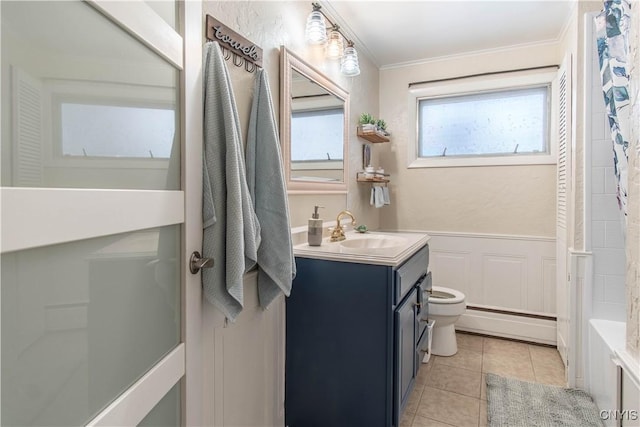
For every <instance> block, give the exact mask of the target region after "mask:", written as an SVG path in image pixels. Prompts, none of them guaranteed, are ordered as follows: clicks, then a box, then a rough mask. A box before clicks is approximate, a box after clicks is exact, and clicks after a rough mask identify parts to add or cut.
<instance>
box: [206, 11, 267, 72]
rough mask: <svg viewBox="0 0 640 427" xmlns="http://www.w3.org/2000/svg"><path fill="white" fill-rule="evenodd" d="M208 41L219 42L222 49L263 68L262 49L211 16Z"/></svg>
mask: <svg viewBox="0 0 640 427" xmlns="http://www.w3.org/2000/svg"><path fill="white" fill-rule="evenodd" d="M207 40H212V41H217V42H218V44H219V45H220V47H222V48H223V49H227V50H229V51H231V52H232V53H234V54H235V55H238V56H240V57H242V58H244V60H245V61H248V62H249V63H252V64H255V65H256V66H258V67H262V48H261V47H260V46H258V45H255V44H253V43H251V42H250V41H249V40H247V39H246V38H244V37H242V36H241V35H240V34H238V33H236V32H235V31H233V30H232V29H231V28H229V27H227V26H226V25H224V24H223V23H222V22H220V21H218V20H217V19H216V18H214V17H213V16H211V15H207Z"/></svg>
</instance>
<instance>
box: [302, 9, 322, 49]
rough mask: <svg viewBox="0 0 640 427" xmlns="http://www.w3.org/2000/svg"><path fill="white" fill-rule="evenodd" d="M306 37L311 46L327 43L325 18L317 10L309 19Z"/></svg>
mask: <svg viewBox="0 0 640 427" xmlns="http://www.w3.org/2000/svg"><path fill="white" fill-rule="evenodd" d="M305 36H306V38H307V42H308V43H311V44H323V43H324V42H326V41H327V26H326V24H325V23H324V16H322V13H320V12H318V11H317V10H314V11H313V12H311V13H310V14H309V17H308V18H307V29H306V30H305Z"/></svg>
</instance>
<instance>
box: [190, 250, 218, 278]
mask: <svg viewBox="0 0 640 427" xmlns="http://www.w3.org/2000/svg"><path fill="white" fill-rule="evenodd" d="M213 264H214V262H213V258H203V257H202V255H200V252H198V251H195V252H193V253H192V254H191V258H189V271H191V273H192V274H196V273H197V272H198V271H200V269H201V268H211V267H213Z"/></svg>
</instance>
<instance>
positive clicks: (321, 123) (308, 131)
mask: <svg viewBox="0 0 640 427" xmlns="http://www.w3.org/2000/svg"><path fill="white" fill-rule="evenodd" d="M343 127H344V110H343V109H342V108H331V109H316V110H309V111H294V112H293V113H292V115H291V140H292V141H300V142H304V143H298V144H291V161H293V162H305V161H332V160H342V157H343V155H344V149H343V144H344V135H343V134H342V128H343Z"/></svg>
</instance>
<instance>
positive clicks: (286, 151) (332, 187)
mask: <svg viewBox="0 0 640 427" xmlns="http://www.w3.org/2000/svg"><path fill="white" fill-rule="evenodd" d="M294 70H295V71H297V72H298V73H300V74H302V75H303V76H305V77H306V78H308V79H309V80H311V81H313V82H314V83H316V84H317V85H319V86H320V87H322V88H323V89H325V90H326V91H327V92H329V93H331V94H332V95H334V96H335V97H337V98H339V99H341V100H342V101H343V102H344V124H343V129H344V133H343V135H344V142H343V154H342V165H343V174H342V182H315V181H299V180H292V179H291V81H292V80H291V79H292V72H293V71H294ZM349 117H350V116H349V92H347V91H346V90H344V89H342V88H341V87H340V86H338V85H337V84H336V83H335V82H333V81H332V80H330V79H329V78H328V77H327V76H325V75H324V74H323V73H321V72H320V71H318V70H317V69H315V68H314V67H312V66H311V65H309V64H308V63H306V62H305V61H304V60H303V59H302V58H300V57H299V56H297V55H296V54H294V53H293V52H291V51H290V50H288V49H287V48H286V47H284V46H280V145H281V147H282V154H283V162H284V170H285V180H286V181H287V192H288V193H289V194H318V193H324V194H346V193H347V190H348V182H347V177H348V176H349V173H348V169H349V167H348V165H349Z"/></svg>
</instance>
